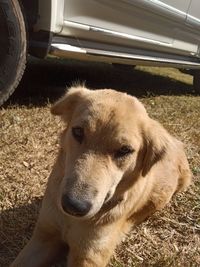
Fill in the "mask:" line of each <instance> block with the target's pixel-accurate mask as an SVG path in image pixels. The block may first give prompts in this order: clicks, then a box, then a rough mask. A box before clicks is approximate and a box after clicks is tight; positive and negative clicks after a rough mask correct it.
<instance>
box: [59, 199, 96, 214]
mask: <svg viewBox="0 0 200 267" xmlns="http://www.w3.org/2000/svg"><path fill="white" fill-rule="evenodd" d="M61 205H62V208H63V210H64V211H65V212H66V213H68V214H70V215H73V216H77V217H81V216H85V215H86V214H87V213H88V212H89V211H90V209H91V207H92V204H91V203H90V202H89V201H87V200H79V199H77V198H75V197H73V196H70V195H67V194H64V195H63V196H62V199H61Z"/></svg>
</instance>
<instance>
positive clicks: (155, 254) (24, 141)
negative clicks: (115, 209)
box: [0, 59, 200, 267]
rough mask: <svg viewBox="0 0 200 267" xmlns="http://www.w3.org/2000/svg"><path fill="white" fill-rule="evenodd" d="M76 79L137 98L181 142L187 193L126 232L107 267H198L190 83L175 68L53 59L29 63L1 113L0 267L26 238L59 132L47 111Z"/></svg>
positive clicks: (198, 134) (199, 156) (195, 103)
mask: <svg viewBox="0 0 200 267" xmlns="http://www.w3.org/2000/svg"><path fill="white" fill-rule="evenodd" d="M77 80H80V81H85V83H86V85H87V86H88V87H90V88H95V89H97V88H114V89H117V90H121V91H127V92H129V93H130V94H133V95H136V96H137V97H139V99H140V100H141V101H142V102H143V103H144V105H145V107H146V108H147V110H148V112H149V114H150V116H151V117H152V118H154V119H157V120H159V121H160V122H161V123H162V124H163V125H164V126H165V127H166V128H167V129H168V130H169V132H170V133H171V134H173V135H175V136H176V137H178V138H179V139H180V140H182V141H183V142H184V144H185V148H186V153H187V156H188V160H189V163H190V166H191V169H192V172H193V175H194V178H193V184H192V186H191V187H190V188H189V189H188V191H187V192H186V193H181V194H178V195H177V196H175V197H174V198H173V201H172V202H171V203H170V204H169V205H168V206H167V207H166V208H165V209H164V210H163V211H161V212H157V213H156V214H155V215H154V216H153V217H151V218H150V219H149V220H147V221H146V222H144V223H143V224H141V225H140V226H138V227H137V228H135V229H133V231H132V232H131V233H130V234H129V235H128V236H127V238H126V239H125V240H124V241H123V243H122V244H121V245H120V246H119V247H118V248H117V250H116V253H115V255H114V257H113V259H112V261H111V264H110V265H109V267H122V266H124V267H131V266H137V267H142V266H155V267H159V266H160V267H161V266H162V267H163V266H164V267H166V266H174V267H177V266H181V267H182V266H184V267H187V266H188V267H189V266H191V267H194V266H200V179H199V178H200V96H197V95H195V94H194V92H193V91H192V77H191V76H190V75H186V74H183V73H181V72H179V71H178V70H176V69H163V68H149V67H136V68H130V69H129V70H128V69H126V70H125V69H124V70H123V69H121V70H120V69H119V68H115V67H113V66H112V65H106V64H100V63H84V62H74V61H63V60H60V61H58V60H52V59H49V60H46V61H40V60H33V59H30V60H29V64H28V68H27V71H26V73H25V76H24V78H23V81H22V83H21V85H20V86H19V88H18V89H17V90H16V93H15V94H14V96H13V97H11V99H10V100H9V101H8V103H6V104H5V105H4V106H3V107H2V108H1V109H0V129H1V131H0V184H1V187H0V210H1V217H0V248H1V249H0V266H1V267H6V266H8V265H9V263H10V262H11V261H12V260H13V258H14V257H15V256H16V255H17V253H18V252H19V250H20V249H21V248H22V247H23V246H24V245H25V244H26V242H27V241H28V239H29V238H30V236H31V233H32V230H33V227H34V224H35V221H36V218H37V216H38V210H39V207H40V205H41V199H42V196H43V192H44V189H45V186H46V181H47V178H48V175H49V173H50V170H51V168H52V164H53V162H54V159H55V155H56V152H57V149H58V133H59V132H60V130H61V129H62V127H63V126H62V123H61V121H60V120H59V119H58V118H55V117H53V116H52V115H51V114H50V112H49V107H50V105H51V103H52V102H53V101H54V100H55V99H57V98H58V97H60V96H61V95H62V94H63V93H64V91H65V86H66V85H67V86H69V85H71V84H72V83H73V82H74V81H77ZM59 266H61V265H59Z"/></svg>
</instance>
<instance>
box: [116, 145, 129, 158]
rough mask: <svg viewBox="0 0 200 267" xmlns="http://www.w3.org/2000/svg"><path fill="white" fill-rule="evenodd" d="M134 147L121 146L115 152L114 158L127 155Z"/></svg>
mask: <svg viewBox="0 0 200 267" xmlns="http://www.w3.org/2000/svg"><path fill="white" fill-rule="evenodd" d="M133 152H134V149H133V148H132V147H130V146H122V147H121V148H120V149H119V150H117V151H116V153H115V158H122V157H125V156H128V155H129V154H131V153H133Z"/></svg>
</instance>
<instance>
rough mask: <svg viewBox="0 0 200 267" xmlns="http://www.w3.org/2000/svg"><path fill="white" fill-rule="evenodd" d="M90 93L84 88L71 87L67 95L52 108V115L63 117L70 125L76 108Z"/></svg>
mask: <svg viewBox="0 0 200 267" xmlns="http://www.w3.org/2000/svg"><path fill="white" fill-rule="evenodd" d="M88 92H89V90H88V89H86V88H85V87H82V86H77V87H71V88H70V89H68V91H67V92H66V94H65V95H64V96H63V97H62V98H61V99H59V100H58V101H57V102H56V103H55V104H54V105H53V106H52V107H51V113H52V114H53V115H57V116H61V118H62V119H63V120H64V122H66V123H68V122H69V121H70V119H71V116H72V113H73V111H74V109H75V107H76V106H77V104H78V103H79V102H80V101H81V99H83V98H84V96H85V95H86V94H87V93H88Z"/></svg>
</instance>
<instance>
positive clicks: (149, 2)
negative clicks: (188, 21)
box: [122, 0, 187, 22]
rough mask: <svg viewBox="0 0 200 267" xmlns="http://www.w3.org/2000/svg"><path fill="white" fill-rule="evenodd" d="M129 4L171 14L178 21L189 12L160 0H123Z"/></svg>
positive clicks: (150, 10)
mask: <svg viewBox="0 0 200 267" xmlns="http://www.w3.org/2000/svg"><path fill="white" fill-rule="evenodd" d="M122 1H123V2H126V3H128V4H131V5H134V6H137V7H139V8H144V9H146V10H148V12H151V13H157V14H158V15H163V16H165V17H168V19H169V16H170V18H173V19H174V20H176V21H182V22H183V20H184V19H185V18H186V15H187V13H186V12H183V11H181V10H179V9H177V8H175V7H172V6H170V5H167V4H166V3H163V2H161V1H159V0H122Z"/></svg>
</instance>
